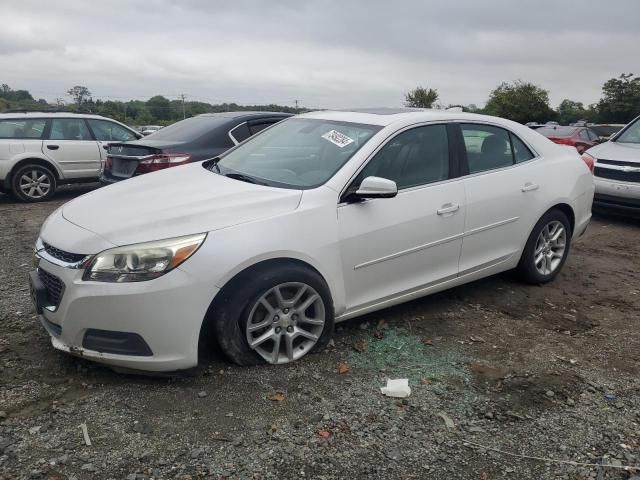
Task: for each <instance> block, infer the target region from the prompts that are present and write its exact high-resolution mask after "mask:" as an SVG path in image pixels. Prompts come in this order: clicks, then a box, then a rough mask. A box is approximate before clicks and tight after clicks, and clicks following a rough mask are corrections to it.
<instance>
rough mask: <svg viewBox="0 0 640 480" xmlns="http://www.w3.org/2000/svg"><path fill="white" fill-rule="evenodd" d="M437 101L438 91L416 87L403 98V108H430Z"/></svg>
mask: <svg viewBox="0 0 640 480" xmlns="http://www.w3.org/2000/svg"><path fill="white" fill-rule="evenodd" d="M436 100H438V91H437V90H434V89H433V88H424V87H416V88H414V89H413V90H411V91H410V92H408V93H407V94H405V96H404V105H405V107H417V108H431V107H433V104H434V103H435V102H436Z"/></svg>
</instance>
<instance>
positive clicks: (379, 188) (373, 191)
mask: <svg viewBox="0 0 640 480" xmlns="http://www.w3.org/2000/svg"><path fill="white" fill-rule="evenodd" d="M397 194H398V186H397V185H396V182H394V181H393V180H389V179H387V178H381V177H366V178H365V179H364V180H362V183H360V186H359V187H358V189H357V190H356V191H355V192H352V193H351V194H350V195H348V196H347V199H346V200H347V201H358V200H365V199H367V198H393V197H395V196H396V195H397Z"/></svg>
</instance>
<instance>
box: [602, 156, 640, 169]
mask: <svg viewBox="0 0 640 480" xmlns="http://www.w3.org/2000/svg"><path fill="white" fill-rule="evenodd" d="M639 160H640V158H639ZM598 163H605V164H607V165H619V166H621V167H636V168H638V167H640V162H625V161H622V160H606V159H604V158H599V159H598Z"/></svg>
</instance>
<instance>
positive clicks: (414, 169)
mask: <svg viewBox="0 0 640 480" xmlns="http://www.w3.org/2000/svg"><path fill="white" fill-rule="evenodd" d="M366 177H382V178H386V179H388V180H393V181H394V182H396V184H397V185H398V189H399V190H401V189H403V188H411V187H416V186H419V185H426V184H429V183H433V182H439V181H441V180H446V179H447V178H449V141H448V137H447V127H446V126H445V125H428V126H424V127H417V128H413V129H411V130H407V131H405V132H402V133H400V134H398V135H397V136H395V137H394V138H392V139H391V140H390V141H389V142H388V143H387V144H385V145H384V146H383V147H382V148H381V149H380V151H379V152H378V153H376V155H375V157H373V158H372V159H371V161H370V162H369V163H368V164H367V166H366V167H364V169H363V170H362V171H361V172H360V173H359V174H358V178H357V179H356V181H355V182H354V184H356V185H360V183H361V182H362V180H364V179H365V178H366Z"/></svg>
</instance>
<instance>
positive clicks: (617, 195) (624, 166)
mask: <svg viewBox="0 0 640 480" xmlns="http://www.w3.org/2000/svg"><path fill="white" fill-rule="evenodd" d="M584 155H587V156H590V157H592V159H593V162H594V163H595V170H594V180H595V184H596V192H595V198H594V206H596V207H605V208H613V209H616V210H619V211H622V212H629V213H640V117H637V118H636V119H634V120H633V121H632V122H631V123H629V124H628V125H627V126H626V127H624V128H623V129H622V130H620V132H618V134H616V135H615V136H614V137H613V138H612V139H611V140H610V141H608V142H605V143H601V144H600V145H596V146H595V147H592V148H590V149H589V150H587V152H586V153H585V154H584Z"/></svg>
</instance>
